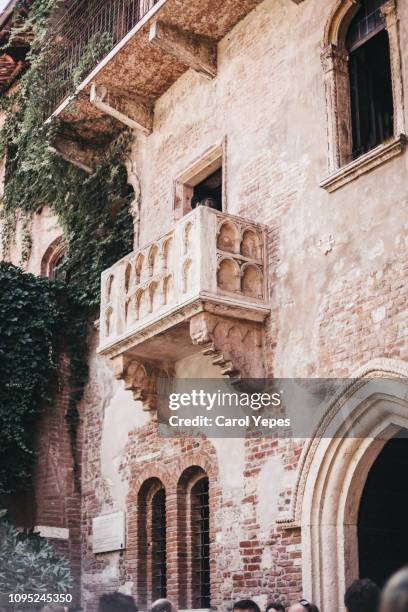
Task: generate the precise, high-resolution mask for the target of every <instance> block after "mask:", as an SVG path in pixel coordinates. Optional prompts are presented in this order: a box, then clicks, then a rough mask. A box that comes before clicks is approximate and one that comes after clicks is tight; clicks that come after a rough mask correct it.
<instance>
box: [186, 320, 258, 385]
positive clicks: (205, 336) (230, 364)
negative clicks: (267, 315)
mask: <svg viewBox="0 0 408 612" xmlns="http://www.w3.org/2000/svg"><path fill="white" fill-rule="evenodd" d="M190 336H191V339H192V341H193V344H196V345H198V346H200V347H201V349H202V352H203V354H204V355H207V356H209V357H211V359H212V362H213V364H214V365H215V366H217V367H219V368H220V369H221V372H222V374H223V375H224V376H229V377H230V378H231V379H233V380H234V379H240V378H263V377H264V376H265V370H264V367H263V355H262V329H261V326H260V325H258V324H256V323H251V322H246V321H245V322H244V321H239V320H237V319H230V318H227V317H220V316H217V315H213V314H211V313H208V312H202V313H200V314H197V315H195V316H194V317H192V319H191V320H190Z"/></svg>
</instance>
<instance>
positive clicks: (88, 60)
mask: <svg viewBox="0 0 408 612" xmlns="http://www.w3.org/2000/svg"><path fill="white" fill-rule="evenodd" d="M157 1H158V0H76V1H74V3H73V4H72V5H71V6H70V8H69V9H68V10H67V11H66V12H65V13H64V15H63V16H62V17H61V19H60V20H59V22H58V23H57V24H56V26H55V27H53V31H52V36H53V39H54V41H55V47H54V48H53V51H52V53H51V54H50V60H49V63H48V66H47V69H46V80H47V82H48V83H49V84H50V86H51V96H50V100H49V108H48V111H49V114H51V113H52V112H53V111H54V110H55V108H56V107H57V106H58V104H59V103H60V102H62V101H63V100H64V98H65V97H66V96H67V95H69V94H70V93H72V92H73V89H74V86H75V81H79V80H82V79H84V78H86V77H87V76H88V75H89V74H90V73H91V72H92V70H93V69H94V68H95V67H96V66H97V64H98V63H99V62H100V61H101V60H102V59H103V57H104V56H106V55H107V54H108V53H109V52H110V51H111V49H112V48H113V47H114V46H115V45H116V44H117V43H118V42H120V41H121V40H122V39H123V38H124V37H125V36H126V34H127V33H128V32H130V30H132V28H133V27H134V26H135V25H136V24H137V23H138V22H139V21H140V20H141V19H142V18H143V17H144V16H145V15H146V13H147V12H148V11H149V10H150V9H151V8H152V7H153V6H154V5H155V4H156V3H157Z"/></svg>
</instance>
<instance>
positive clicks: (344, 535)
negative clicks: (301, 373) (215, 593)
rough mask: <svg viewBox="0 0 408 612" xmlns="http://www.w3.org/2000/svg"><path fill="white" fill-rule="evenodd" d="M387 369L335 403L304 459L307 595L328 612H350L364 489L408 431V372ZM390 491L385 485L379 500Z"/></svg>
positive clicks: (298, 502) (373, 372) (300, 506)
mask: <svg viewBox="0 0 408 612" xmlns="http://www.w3.org/2000/svg"><path fill="white" fill-rule="evenodd" d="M374 363H377V362H374ZM379 365H380V367H378V368H376V367H372V366H369V367H367V369H365V370H362V373H361V375H359V376H357V377H356V378H355V379H353V380H352V382H350V385H349V386H348V387H347V389H346V390H345V391H344V392H343V394H342V395H341V396H340V397H337V398H335V400H334V401H333V403H332V404H331V406H330V407H329V408H328V410H327V411H326V413H325V415H324V417H323V418H322V420H321V422H320V424H319V426H318V427H317V429H316V432H315V436H314V437H313V439H311V440H310V441H309V443H307V444H306V445H305V448H304V451H303V452H302V457H301V459H300V471H299V474H298V479H297V483H296V489H295V492H294V495H293V499H294V505H293V515H292V516H293V518H292V519H291V521H292V524H293V525H294V526H297V525H299V526H300V527H301V538H302V575H303V592H304V596H305V597H306V598H308V599H311V600H313V601H315V602H316V603H317V604H318V606H319V607H320V608H321V609H322V610H323V611H328V610H338V611H341V610H344V593H345V590H346V588H347V586H348V585H349V584H350V583H351V582H352V581H353V580H354V579H356V578H358V577H359V576H360V568H359V542H358V531H359V529H358V527H359V510H360V505H361V501H362V496H363V491H364V490H365V486H366V483H367V482H369V480H368V477H369V474H370V472H371V470H372V468H373V467H374V465H375V463H376V460H377V458H379V457H380V455H381V453H382V451H383V450H384V448H385V447H386V446H387V444H390V446H389V447H388V448H391V449H392V446H393V444H394V443H393V442H391V443H390V441H392V440H393V439H394V437H395V436H400V435H401V431H402V430H403V429H408V394H407V385H408V367H407V365H406V364H405V363H401V362H390V361H388V360H381V361H380V362H379ZM381 366H382V367H381ZM384 452H385V454H384V457H386V456H387V452H388V451H384ZM379 461H381V460H379ZM378 465H380V464H378ZM375 472H376V468H374V470H373V472H372V474H374V475H375ZM402 485H403V483H401V486H402ZM369 488H370V485H368V489H367V490H369ZM383 488H384V483H383V484H382V485H381V487H379V486H378V483H377V492H378V495H381V494H382V490H383ZM388 516H390V514H389V513H388ZM385 520H387V519H386V518H385ZM399 527H400V533H401V532H402V531H403V530H405V524H402V525H400V526H399ZM376 555H377V556H378V555H381V551H379V550H377V551H376ZM369 569H370V568H369ZM384 573H385V570H384Z"/></svg>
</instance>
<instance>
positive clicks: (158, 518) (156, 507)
mask: <svg viewBox="0 0 408 612" xmlns="http://www.w3.org/2000/svg"><path fill="white" fill-rule="evenodd" d="M166 593H167V576H166V493H165V490H164V489H160V490H159V491H157V493H156V494H155V495H154V496H153V499H152V600H153V601H154V600H155V599H161V598H164V597H166Z"/></svg>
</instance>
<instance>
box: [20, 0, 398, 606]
mask: <svg viewBox="0 0 408 612" xmlns="http://www.w3.org/2000/svg"><path fill="white" fill-rule="evenodd" d="M186 2H187V0H186ZM207 4H208V6H209V8H210V6H211V2H207V3H206V5H207ZM348 4H350V5H351V4H352V3H351V2H349V1H348V0H344V2H337V1H336V0H330V2H329V1H327V2H322V0H305V1H304V2H301V3H299V4H296V3H294V2H292V1H291V0H264V2H262V3H261V4H259V6H258V7H257V8H256V9H255V10H253V11H252V12H250V13H249V14H248V15H247V16H246V17H245V18H244V19H242V20H241V21H240V22H239V23H238V24H237V25H236V26H235V27H234V28H233V29H232V30H231V31H230V32H229V33H228V34H227V35H226V36H225V37H224V38H223V39H222V40H221V41H220V42H219V43H218V70H217V76H216V78H215V79H212V80H209V79H205V78H203V77H202V76H201V75H199V74H197V73H196V72H194V71H193V70H189V71H187V72H184V74H182V76H180V78H179V79H178V80H177V81H176V82H175V83H174V84H173V85H172V86H171V87H170V88H169V89H168V90H167V91H166V92H165V93H164V94H163V95H161V96H160V97H159V98H158V100H157V101H156V104H155V109H154V111H155V112H154V124H153V131H152V133H151V134H150V135H148V136H146V135H145V134H141V133H136V132H135V138H134V143H133V147H132V155H131V160H130V162H129V166H131V172H132V174H133V175H136V176H137V177H138V181H139V186H140V226H139V237H138V245H139V246H143V245H147V244H148V243H150V242H151V241H154V240H157V239H158V238H159V237H160V236H162V235H164V234H165V233H166V232H168V231H169V230H171V228H172V227H173V225H174V190H175V186H174V181H175V180H176V177H177V176H179V175H180V173H183V172H184V171H185V170H186V169H187V168H188V167H189V166H191V165H192V164H193V163H194V162H196V161H197V160H199V159H200V158H201V157H203V156H205V154H206V152H207V151H208V150H209V149H211V147H214V146H216V145H220V146H221V145H222V146H223V150H224V158H223V171H224V182H225V185H224V190H225V202H224V211H225V212H227V213H229V214H231V215H237V216H240V217H242V218H244V219H246V220H249V221H252V222H257V223H262V224H264V225H265V226H266V227H267V232H268V263H269V279H268V280H269V291H270V295H269V298H270V303H271V314H270V316H269V317H268V318H267V320H266V322H265V323H264V325H263V355H264V367H265V372H266V374H267V375H268V376H278V377H288V378H290V377H305V378H306V377H336V376H337V377H348V376H350V377H351V376H354V375H355V374H358V372H359V371H363V370H364V373H367V372H371V371H373V372H380V373H381V372H382V373H384V372H386V373H389V374H392V375H393V376H394V375H396V373H398V375H401V376H404V375H405V370H404V367H405V363H406V361H407V359H408V344H407V339H406V336H407V332H406V329H407V314H406V308H405V304H406V298H407V296H406V287H407V282H406V281H407V276H408V264H407V262H406V246H407V240H408V225H407V222H406V200H407V197H408V188H407V187H406V182H405V181H404V177H405V174H406V169H407V168H406V166H407V157H406V154H405V153H404V152H403V151H402V152H401V154H400V155H398V156H397V155H396V156H395V157H393V158H392V159H388V160H387V161H383V163H381V164H379V165H378V166H377V167H376V168H374V169H373V170H372V171H371V172H367V173H365V172H360V173H359V174H360V175H359V176H357V177H356V179H355V180H353V181H352V182H348V183H345V184H344V185H342V186H341V188H339V189H337V190H335V191H333V192H331V193H329V192H328V191H327V190H326V189H323V188H322V187H321V186H320V182H321V181H322V180H323V179H324V178H325V177H327V175H328V173H329V170H328V169H329V166H330V160H329V157H330V156H329V153H328V151H329V149H330V147H331V146H332V143H330V142H329V139H330V134H331V132H330V129H329V130H328V122H330V118H329V110H328V108H327V91H326V89H325V83H326V82H325V76H324V75H325V73H324V70H323V68H322V64H321V52H322V46H323V45H324V36H325V32H327V28H328V25H327V24H328V22H329V21H330V18H331V17H330V16H332V18H333V19H335V18H336V15H337V13H336V11H337V12H338V11H339V10H340V9H339V6H340V8H341V7H343V8H344V6H345V5H348ZM397 9H398V19H399V22H398V23H399V26H398V28H399V44H400V51H401V66H402V74H403V76H404V79H403V87H404V88H405V89H406V87H407V83H408V79H407V78H405V77H406V73H407V69H408V67H407V65H406V58H407V50H408V5H407V4H406V3H404V2H402V1H400V2H398V6H397ZM135 61H136V60H135ZM403 93H404V94H405V98H406V99H407V96H408V93H407V91H406V90H405V91H404V92H403ZM406 120H408V118H406ZM59 234H60V231H59V229H58V227H57V225H56V222H55V220H54V219H53V218H52V217H51V216H50V215H49V213H48V211H46V210H45V211H44V212H43V213H41V215H37V216H36V219H35V221H34V226H33V241H34V242H33V252H32V256H31V259H30V261H29V262H28V264H27V269H28V270H30V271H32V272H35V273H38V274H39V273H40V271H41V261H42V258H43V256H44V253H45V252H46V249H47V248H48V246H49V245H50V244H51V243H52V241H53V240H54V239H55V238H56V237H57V236H58V235H59ZM13 259H14V260H15V261H18V260H19V246H18V243H17V246H16V247H15V251H14V253H13ZM101 324H102V323H101ZM97 336H98V333H97V332H95V337H93V338H92V339H91V340H92V341H91V350H90V357H89V360H90V381H89V384H88V387H87V389H86V392H85V397H84V400H83V401H82V403H81V406H80V415H81V430H80V437H81V440H80V447H81V449H82V456H81V459H82V463H81V487H82V488H81V499H80V500H79V498H78V493H77V492H76V491H75V488H74V482H73V477H72V458H71V455H70V446H69V436H68V432H67V426H66V423H65V422H64V411H65V410H66V406H67V397H66V394H65V392H63V393H62V395H61V397H60V401H59V404H58V408H57V412H56V413H54V415H53V416H51V417H48V416H47V417H45V418H44V423H43V424H42V426H41V431H40V434H39V448H40V452H39V462H38V466H37V470H36V477H35V483H36V500H37V515H36V524H39V525H50V526H53V527H65V528H68V529H69V533H70V540H69V543H68V542H66V543H65V544H64V546H63V548H64V547H65V548H64V550H65V551H66V552H67V553H68V554H69V555H70V558H71V560H72V562H73V567H74V569H75V571H76V572H79V565H81V567H80V572H81V595H82V601H83V604H84V606H86V609H87V610H92V609H94V608H95V606H96V602H97V597H98V595H99V594H101V593H102V592H105V591H106V590H115V589H120V590H122V591H124V592H127V593H131V594H134V595H135V597H136V599H139V600H140V601H141V605H142V607H144V606H145V605H146V604H148V603H150V601H149V599H150V593H149V577H148V571H147V569H146V567H147V566H146V563H147V561H146V558H145V555H146V554H147V553H146V546H145V545H144V544H143V542H142V540H141V536H140V529H141V527H140V522H141V518H140V516H139V514H138V513H139V511H140V491H141V488H142V486H143V484H144V483H145V482H146V481H148V480H149V479H158V480H159V481H160V482H161V483H162V485H163V486H164V488H165V490H166V521H167V542H166V553H167V554H166V557H167V558H166V562H167V593H168V596H169V597H170V598H171V599H173V600H174V601H175V602H176V604H177V605H178V606H179V607H181V608H183V609H184V608H186V609H187V608H191V607H192V604H191V592H190V590H189V589H190V586H191V583H190V582H189V580H188V578H186V573H187V574H188V573H189V572H188V570H189V568H188V567H187V565H186V564H188V562H187V561H186V562H185V565H183V562H182V561H181V559H183V558H184V557H183V551H184V549H183V548H182V547H183V546H184V545H186V542H185V540H186V539H187V540H188V534H186V532H185V531H183V528H182V524H183V509H182V507H181V503H182V502H181V500H182V499H183V497H182V496H183V493H182V490H181V489H182V487H181V484H180V482H183V474H185V471H186V470H188V468H190V467H192V466H196V467H197V468H201V469H202V470H203V471H204V472H205V474H206V475H207V476H208V478H209V499H210V541H211V545H210V566H211V602H212V606H213V607H217V608H218V607H225V606H227V605H229V603H230V602H231V601H232V600H235V599H238V598H241V597H251V598H254V599H255V600H256V601H258V603H260V604H262V605H263V604H266V603H267V602H268V601H271V600H274V599H280V600H281V601H283V602H284V603H285V604H287V603H289V602H291V601H293V600H295V599H296V598H299V597H300V596H302V595H303V594H305V595H306V596H308V597H313V598H315V599H316V600H317V601H318V603H323V602H326V608H325V609H328V607H327V602H329V601H330V596H331V595H330V594H328V590H329V591H330V588H331V587H330V588H328V590H327V588H326V587H321V586H319V585H318V584H317V583H318V580H317V578H316V580H315V581H314V579H313V578H310V579H309V578H306V577H305V576H307V575H309V574H308V572H309V569H308V568H311V567H312V566H313V568H312V569H311V570H310V573H313V572H315V570H314V567H315V565H314V563H316V561H315V556H314V557H313V563H312V556H313V554H314V553H313V554H312V552H311V550H312V548H313V545H309V543H307V544H305V537H304V533H305V532H306V531H307V530H308V529H309V527H310V523H307V522H306V523H305V522H304V521H305V520H306V519H303V518H302V517H303V514H302V511H301V508H302V500H303V499H304V498H305V499H306V498H307V497H308V495H309V494H310V496H311V497H313V494H312V493H311V492H310V491H311V490H309V488H308V487H309V484H308V483H309V482H312V476H311V474H313V466H314V465H315V463H314V462H315V461H317V459H316V458H319V457H321V459H319V461H320V460H321V462H322V465H323V463H324V462H323V459H324V456H325V455H323V454H322V455H319V452H320V450H319V449H320V447H318V448H317V449H316V447H315V446H313V445H312V446H309V442H308V441H305V442H303V441H301V440H289V441H287V440H279V441H277V440H272V439H267V438H264V439H248V440H243V439H241V440H234V439H230V440H211V441H210V440H203V439H194V440H190V439H187V440H182V439H167V438H162V437H160V436H158V435H157V423H156V421H155V419H154V417H153V418H152V417H151V415H149V414H146V412H144V411H143V409H142V402H140V401H135V400H134V399H133V396H132V393H131V391H126V390H124V386H123V382H119V381H117V380H115V379H114V376H113V373H112V367H111V364H110V360H109V359H108V358H106V357H103V356H101V355H97V354H96V348H97V346H98V342H99V340H98V337H97ZM375 360H376V361H375ZM175 376H176V377H178V378H187V377H191V378H194V377H197V378H199V377H213V378H219V377H220V376H221V374H220V371H219V369H217V368H216V366H215V365H214V364H213V363H212V362H211V359H210V358H209V357H208V356H207V357H206V356H202V355H201V354H200V353H198V352H197V353H195V354H194V355H191V356H189V357H188V358H180V359H178V360H177V362H176V363H175ZM401 418H402V417H401ZM370 432H371V430H369V429H367V434H366V435H367V436H369V435H371V434H370ZM325 443H326V442H323V443H322V444H323V445H324V444H325ZM353 448H354V447H353ZM322 452H323V451H322ZM350 452H351V451H350ZM353 452H354V450H353ZM355 452H356V453H358V452H359V451H358V450H356V451H355ZM346 454H347V453H346ZM356 456H357V454H356ZM367 456H368V455H367ZM356 462H357V459H356ZM366 465H367V470H366V475H367V471H368V469H369V461H368V459H367V461H366ZM309 468H310V469H309ZM316 469H317V468H316ZM356 471H357V469H356ZM180 479H181V480H180ZM317 481H318V476H316V482H317ZM363 485H364V477H363V476H361V478H360V484H359V487H360V489H359V490H360V492H361V489H362V487H363ZM310 486H311V485H310ZM339 487H340V485H339ZM308 491H309V492H308ZM339 491H340V488H339ZM313 499H314V497H313ZM340 499H341V495H340V492H339V500H340ZM355 499H358V494H356V497H355ZM311 503H312V502H311ZM304 504H306V502H304ZM322 504H323V502H322ZM339 507H340V501H339ZM117 510H124V511H125V512H126V517H127V545H126V549H125V550H124V551H121V552H112V553H104V554H99V555H95V554H94V553H93V552H92V519H93V518H94V517H96V516H99V515H101V514H107V513H109V512H114V511H117ZM311 515H312V516H313V513H311ZM316 520H317V519H316ZM322 520H323V519H322ZM313 537H314V536H311V539H313ZM316 537H317V536H316ZM79 538H80V540H81V554H79V548H78V540H79ZM316 541H317V539H316ZM307 542H309V539H308V540H307ZM342 545H343V544H342ZM339 546H340V544H339ZM345 548H347V547H345ZM141 551H142V552H141ZM143 551H144V552H143ZM302 551H303V553H302ZM184 552H185V551H184ZM325 554H326V553H325ZM347 554H348V552H345V558H346V562H347V563H346V562H345V563H346V564H347V567H348V568H350V567H351V569H347V568H346V570H345V571H343V569H338V575H339V576H343V574H344V575H345V578H344V580H349V578H350V577H351V575H352V573H353V571H354V567H355V564H354V565H353V562H352V561H351V562H350V563H349V557H347ZM302 555H303V556H302ZM350 555H351V556H352V553H350ZM350 558H351V557H350ZM321 563H322V564H323V561H321ZM190 569H191V568H190ZM302 571H303V577H302ZM347 572H348V573H347ZM334 573H335V574H336V571H334ZM323 574H324V570H323V569H321V570H320V576H323ZM336 575H337V574H336ZM342 580H343V579H342V578H339V584H340V587H339V588H342ZM319 584H320V583H319ZM330 584H331V583H330ZM324 588H326V591H325V590H324ZM336 588H337V587H336ZM334 592H335V589H334V587H333V588H332V590H331V593H332V594H333V593H334ZM336 593H337V591H336ZM146 597H147V601H144V599H145V598H146ZM336 597H337V594H336ZM337 605H340V604H339V599H337ZM334 609H335V608H334Z"/></svg>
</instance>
